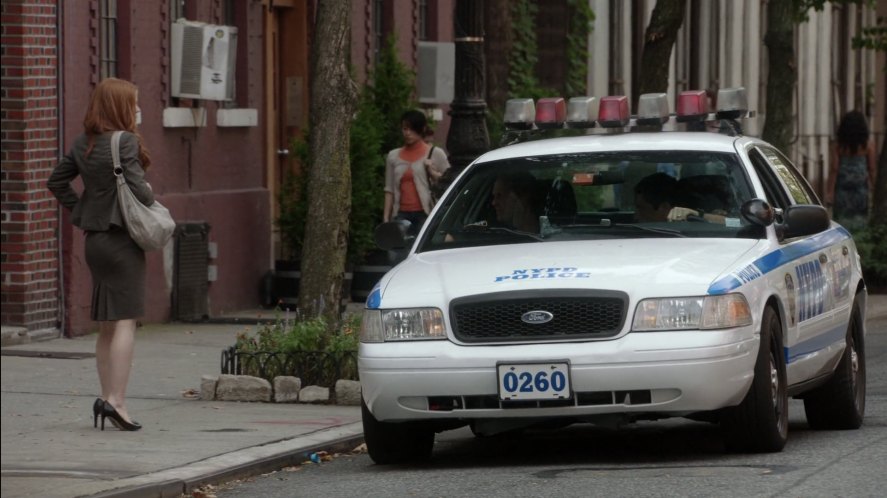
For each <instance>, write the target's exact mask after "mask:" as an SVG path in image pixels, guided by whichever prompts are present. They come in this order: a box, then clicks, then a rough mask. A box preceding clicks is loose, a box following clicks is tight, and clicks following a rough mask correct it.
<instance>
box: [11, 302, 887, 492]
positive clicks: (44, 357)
mask: <svg viewBox="0 0 887 498" xmlns="http://www.w3.org/2000/svg"><path fill="white" fill-rule="evenodd" d="M867 314H868V323H869V327H870V329H869V331H870V332H873V331H874V330H873V327H879V328H884V327H887V295H884V294H881V295H872V296H869V303H868V312H867ZM245 328H250V327H249V326H246V325H230V324H222V323H213V324H182V323H171V324H158V325H149V326H145V327H142V328H140V329H139V331H138V334H137V338H136V352H135V362H134V367H133V372H132V377H131V380H130V385H129V386H130V387H129V394H128V396H129V401H128V407H129V410H130V413H132V414H133V417H134V418H135V419H136V420H138V421H139V422H140V423H141V424H142V425H143V427H144V428H143V429H142V430H141V431H138V432H131V433H130V432H121V431H118V430H116V429H114V428H113V427H111V428H110V429H108V428H106V430H105V431H100V430H98V429H94V428H93V427H92V412H91V407H92V403H93V401H94V400H95V397H96V394H97V392H98V380H97V377H96V373H95V359H94V356H93V351H94V344H95V337H94V336H87V337H80V338H76V339H53V340H48V341H41V342H32V343H30V344H22V345H17V346H9V347H4V348H3V349H2V361H0V365H2V382H0V387H2V394H0V421H2V431H0V436H2V451H0V457H2V466H0V473H2V479H0V483H2V484H0V487H2V496H3V497H16V496H29V497H30V496H45V497H73V496H102V497H110V496H128V497H129V496H146V497H147V496H152V497H156V496H164V497H166V496H169V497H173V496H180V495H181V494H182V493H190V492H191V491H193V490H194V489H196V488H198V487H199V486H201V485H204V484H213V483H220V482H225V481H229V480H232V479H236V478H242V477H246V476H250V475H256V474H260V473H263V472H267V471H270V470H273V469H279V468H282V467H284V466H287V465H293V464H299V463H301V462H304V461H305V460H307V459H308V456H309V455H310V453H313V452H316V451H320V450H325V451H330V452H335V451H338V452H346V451H350V450H351V449H353V448H354V447H356V446H357V445H359V444H360V443H361V442H362V438H363V436H362V432H361V424H360V408H359V407H353V406H337V405H303V404H274V403H235V402H224V401H199V400H197V399H196V397H195V394H196V392H197V390H198V389H199V388H200V377H201V375H206V374H211V375H217V374H218V373H219V372H220V362H221V351H222V349H223V348H225V347H228V346H230V345H232V344H233V343H234V341H235V337H236V334H237V333H238V332H240V331H242V330H244V329H245ZM251 328H252V329H253V330H254V329H255V326H252V327H251ZM108 425H110V424H108Z"/></svg>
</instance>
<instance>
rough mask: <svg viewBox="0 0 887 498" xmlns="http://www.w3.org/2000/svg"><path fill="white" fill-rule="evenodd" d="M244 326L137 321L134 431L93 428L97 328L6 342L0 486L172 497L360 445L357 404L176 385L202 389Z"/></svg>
mask: <svg viewBox="0 0 887 498" xmlns="http://www.w3.org/2000/svg"><path fill="white" fill-rule="evenodd" d="M245 327H248V326H246V325H229V324H181V323H173V324H158V325H149V326H145V327H142V328H140V329H139V331H138V333H137V337H136V351H135V362H134V366H133V371H132V375H131V378H130V383H129V390H128V403H127V406H128V408H129V411H130V413H132V414H133V416H134V417H135V419H136V420H138V421H139V423H141V424H142V426H143V427H144V428H143V429H142V430H141V431H138V432H130V433H128V432H121V431H118V430H116V429H115V428H114V427H113V426H112V425H111V424H110V423H109V422H108V423H106V430H105V431H104V432H102V431H100V430H98V429H94V428H93V427H92V403H93V401H94V400H95V398H96V395H97V393H98V392H99V388H98V378H97V375H96V372H95V359H94V354H93V353H94V347H95V336H94V335H93V336H86V337H81V338H76V339H54V340H50V341H44V342H32V343H30V344H23V345H19V346H12V347H5V348H3V350H2V353H3V356H2V362H0V363H2V383H0V385H2V395H0V420H2V430H0V437H2V451H0V457H2V480H0V482H2V485H0V488H2V489H0V494H2V496H3V497H4V498H6V497H15V496H29V497H31V496H45V497H73V496H91V495H98V496H170V497H178V496H180V495H181V494H182V493H183V492H190V491H191V490H193V489H195V488H196V487H199V486H200V485H202V484H206V483H218V482H224V481H228V480H231V479H236V478H240V477H245V476H249V475H256V474H259V473H262V472H268V471H270V470H274V469H279V468H281V467H284V466H287V465H294V464H299V463H302V462H304V461H305V460H307V459H308V455H310V454H311V453H313V452H315V451H320V450H326V451H330V452H333V451H338V452H347V451H350V450H352V449H353V448H354V447H355V446H358V445H359V444H360V443H361V442H362V441H363V434H362V428H361V423H360V408H359V407H354V406H336V405H303V404H275V403H236V402H225V401H199V400H197V399H194V398H190V397H185V396H184V395H183V392H184V391H187V390H189V389H192V390H195V391H196V390H198V389H199V388H200V376H201V375H206V374H211V375H218V374H219V373H220V361H221V360H220V358H221V352H222V349H223V348H225V347H228V346H230V345H232V344H233V343H234V340H235V336H236V333H237V332H239V331H241V330H243V329H244V328H245ZM252 329H253V330H255V326H254V325H253V326H252ZM22 354H29V356H18V355H22ZM13 355H15V356H13Z"/></svg>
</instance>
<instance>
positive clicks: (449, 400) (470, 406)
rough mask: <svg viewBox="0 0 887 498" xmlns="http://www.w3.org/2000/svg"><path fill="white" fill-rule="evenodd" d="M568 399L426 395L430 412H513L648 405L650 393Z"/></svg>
mask: <svg viewBox="0 0 887 498" xmlns="http://www.w3.org/2000/svg"><path fill="white" fill-rule="evenodd" d="M573 394H574V395H573V397H572V398H570V399H540V400H529V401H500V400H499V396H497V395H495V394H489V395H474V396H429V397H428V409H429V410H430V411H437V412H439V411H448V412H450V411H453V410H499V409H501V410H513V409H518V408H556V407H564V406H610V405H626V406H634V405H649V404H652V403H653V392H652V391H650V390H649V389H637V390H633V391H590V392H577V393H573Z"/></svg>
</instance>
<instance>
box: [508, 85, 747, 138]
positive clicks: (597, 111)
mask: <svg viewBox="0 0 887 498" xmlns="http://www.w3.org/2000/svg"><path fill="white" fill-rule="evenodd" d="M676 107H677V112H676V113H675V114H670V113H669V109H668V98H667V96H666V94H664V93H646V94H643V95H641V96H640V97H639V99H638V109H637V116H635V117H634V119H632V116H631V115H630V113H629V109H628V97H626V96H624V95H610V96H607V97H601V98H600V99H598V98H597V97H589V96H583V97H572V98H571V99H570V100H569V101H568V102H564V99H563V98H561V97H547V98H541V99H539V101H538V102H536V103H535V105H534V103H533V99H509V100H508V101H507V102H506V103H505V119H504V122H505V128H506V129H508V130H532V129H534V127H535V129H540V130H543V129H563V128H564V127H565V126H566V127H567V128H593V127H594V126H595V123H597V124H599V125H600V126H602V127H604V128H626V127H628V126H629V125H638V126H660V127H661V126H662V125H663V124H665V123H666V122H668V120H669V118H671V117H672V116H674V117H675V119H676V121H677V122H679V123H692V122H698V123H702V122H703V121H715V120H735V119H738V118H745V117H753V116H754V112H749V111H748V97H747V94H746V91H745V88H743V87H736V88H722V89H720V90H718V100H717V106H716V108H715V109H714V111H715V112H710V111H709V102H708V95H707V94H706V92H705V91H704V90H690V91H684V92H681V93H680V94H679V95H678V98H677V106H676ZM688 129H692V128H688Z"/></svg>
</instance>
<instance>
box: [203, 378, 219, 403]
mask: <svg viewBox="0 0 887 498" xmlns="http://www.w3.org/2000/svg"><path fill="white" fill-rule="evenodd" d="M218 383H219V378H218V377H216V376H215V375H201V376H200V399H201V401H212V400H214V399H216V385H217V384H218Z"/></svg>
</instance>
